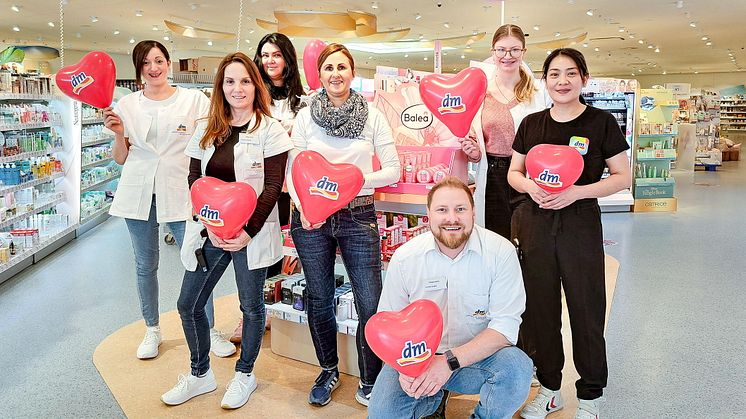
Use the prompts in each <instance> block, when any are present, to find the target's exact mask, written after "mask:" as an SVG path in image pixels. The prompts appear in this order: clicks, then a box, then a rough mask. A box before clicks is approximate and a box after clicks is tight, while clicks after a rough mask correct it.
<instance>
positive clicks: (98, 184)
mask: <svg viewBox="0 0 746 419" xmlns="http://www.w3.org/2000/svg"><path fill="white" fill-rule="evenodd" d="M118 177H119V175H116V176H111V177H109V178H106V179H104V180H100V181H98V182H96V183H93V184H91V185H88V186H86V187H82V188H81V189H80V193H81V194H82V193H83V192H88V191H92V190H94V189H96V188H98V187H99V186H101V185H105V184H107V183H109V182H111V181H112V180H114V179H116V178H118Z"/></svg>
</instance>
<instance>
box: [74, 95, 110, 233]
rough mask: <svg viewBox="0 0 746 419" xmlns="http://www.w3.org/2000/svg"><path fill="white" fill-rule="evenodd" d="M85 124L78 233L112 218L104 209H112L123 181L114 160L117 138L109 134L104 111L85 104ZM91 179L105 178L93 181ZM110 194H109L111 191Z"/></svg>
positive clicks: (83, 119) (83, 123)
mask: <svg viewBox="0 0 746 419" xmlns="http://www.w3.org/2000/svg"><path fill="white" fill-rule="evenodd" d="M82 111H83V118H82V123H81V136H82V138H83V144H82V147H81V166H80V171H81V185H80V207H81V208H80V226H81V228H80V229H79V231H78V234H82V233H84V232H85V231H88V230H90V229H91V228H93V227H95V226H96V225H98V224H100V223H101V222H103V221H105V220H106V219H107V218H108V213H107V212H104V211H102V210H101V209H102V208H107V209H108V208H109V207H110V206H111V200H112V199H113V195H112V193H111V191H113V190H115V189H116V184H115V181H116V180H117V179H118V178H119V166H117V165H116V163H114V160H113V159H112V158H111V143H112V141H114V137H113V136H112V135H110V134H107V133H106V132H105V131H104V130H103V128H104V118H103V113H102V111H101V110H99V109H96V108H94V107H91V106H88V105H86V104H83V105H82ZM89 179H101V180H98V181H95V180H94V181H92V183H91V181H90V180H89ZM107 191H108V192H107Z"/></svg>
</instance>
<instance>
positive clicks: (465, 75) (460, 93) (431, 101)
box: [420, 67, 487, 137]
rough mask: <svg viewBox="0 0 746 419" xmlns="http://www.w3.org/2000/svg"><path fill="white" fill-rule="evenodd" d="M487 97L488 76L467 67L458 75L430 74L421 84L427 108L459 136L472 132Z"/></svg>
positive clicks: (422, 96) (422, 95) (477, 69)
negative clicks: (477, 115)
mask: <svg viewBox="0 0 746 419" xmlns="http://www.w3.org/2000/svg"><path fill="white" fill-rule="evenodd" d="M486 94H487V76H486V75H485V74H484V71H482V70H481V69H479V68H475V67H469V68H465V69H463V70H461V71H459V73H458V74H456V75H455V76H446V75H441V74H428V75H427V76H425V77H423V79H422V81H421V82H420V97H421V98H422V101H423V102H424V103H425V106H427V108H428V109H430V112H432V113H433V115H435V117H436V118H438V119H439V120H440V121H441V122H443V124H445V126H447V127H448V129H450V130H451V132H452V133H453V135H455V136H457V137H465V136H466V134H468V133H469V128H470V127H471V121H472V120H474V115H476V114H477V111H478V110H479V107H480V106H482V102H484V96H485V95H486Z"/></svg>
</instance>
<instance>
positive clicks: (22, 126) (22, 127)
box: [0, 120, 62, 131]
mask: <svg viewBox="0 0 746 419" xmlns="http://www.w3.org/2000/svg"><path fill="white" fill-rule="evenodd" d="M61 124H62V122H61V121H57V120H54V121H48V122H37V123H33V124H2V125H0V131H21V130H25V129H42V128H49V127H53V126H57V125H61Z"/></svg>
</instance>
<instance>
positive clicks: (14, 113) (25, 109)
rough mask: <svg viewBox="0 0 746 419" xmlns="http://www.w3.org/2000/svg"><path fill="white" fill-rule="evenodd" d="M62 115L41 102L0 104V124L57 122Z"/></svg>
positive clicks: (60, 119)
mask: <svg viewBox="0 0 746 419" xmlns="http://www.w3.org/2000/svg"><path fill="white" fill-rule="evenodd" d="M61 121H62V117H61V116H60V114H59V113H57V112H55V111H53V110H52V109H50V107H49V106H48V105H46V104H43V103H21V104H17V103H6V104H2V105H0V126H2V125H18V124H44V123H50V124H59V123H60V122H61Z"/></svg>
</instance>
